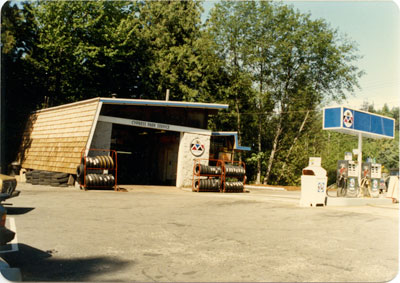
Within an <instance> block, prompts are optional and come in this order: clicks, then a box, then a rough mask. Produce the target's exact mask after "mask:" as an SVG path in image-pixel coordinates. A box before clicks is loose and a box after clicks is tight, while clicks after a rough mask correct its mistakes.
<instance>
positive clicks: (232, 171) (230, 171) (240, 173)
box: [225, 165, 246, 178]
mask: <svg viewBox="0 0 400 283" xmlns="http://www.w3.org/2000/svg"><path fill="white" fill-rule="evenodd" d="M244 175H246V170H245V169H244V168H243V167H242V166H234V165H225V176H227V177H234V178H243V177H244Z"/></svg>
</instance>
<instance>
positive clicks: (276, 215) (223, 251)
mask: <svg viewBox="0 0 400 283" xmlns="http://www.w3.org/2000/svg"><path fill="white" fill-rule="evenodd" d="M122 187H125V188H127V192H114V191H98V190H97V191H83V190H79V189H76V188H73V187H69V188H52V187H46V186H33V185H31V184H24V183H20V184H18V190H21V195H20V196H19V197H17V198H14V199H11V200H9V201H8V202H10V203H12V204H13V205H12V206H8V217H13V218H14V219H15V223H16V229H17V236H18V242H19V244H18V249H19V250H18V252H12V253H7V254H3V255H2V257H3V258H4V259H5V260H6V261H7V262H8V263H9V264H10V265H11V266H12V267H19V268H20V269H21V273H22V277H23V280H24V281H52V282H53V281H90V282H96V281H130V282H134V281H140V282H155V281H161V282H165V281H168V282H178V281H180V282H200V281H201V282H217V281H218V282H222V281H225V282H255V281H258V282H303V281H307V282H311V281H315V282H349V281H353V282H376V281H388V280H392V279H393V278H394V277H395V276H397V274H398V267H399V254H398V251H399V245H398V244H399V238H398V237H399V226H398V221H399V218H398V212H399V211H398V204H391V205H381V206H360V207H329V206H328V207H316V208H302V207H299V206H298V201H299V198H300V193H299V192H296V191H294V192H293V191H288V192H286V191H283V192H277V191H267V190H251V192H250V193H245V194H219V193H193V192H191V191H190V190H187V189H184V190H181V189H177V188H175V187H150V186H147V187H143V186H122Z"/></svg>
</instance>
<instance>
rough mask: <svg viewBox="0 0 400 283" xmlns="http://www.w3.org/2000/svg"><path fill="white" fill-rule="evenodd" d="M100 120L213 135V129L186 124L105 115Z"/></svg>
mask: <svg viewBox="0 0 400 283" xmlns="http://www.w3.org/2000/svg"><path fill="white" fill-rule="evenodd" d="M98 121H100V122H109V123H114V124H120V125H126V126H134V127H142V128H150V129H158V130H165V131H172V132H185V133H196V134H202V135H207V136H210V135H211V131H210V130H206V129H197V128H190V127H185V126H178V125H171V124H162V123H156V122H150V121H141V120H132V119H126V118H119V117H111V116H103V115H100V116H99V119H98Z"/></svg>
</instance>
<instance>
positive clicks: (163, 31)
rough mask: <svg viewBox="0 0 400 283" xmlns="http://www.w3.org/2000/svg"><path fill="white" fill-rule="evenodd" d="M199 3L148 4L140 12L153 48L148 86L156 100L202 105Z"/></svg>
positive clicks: (151, 48) (158, 2) (148, 68)
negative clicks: (197, 102) (194, 102)
mask: <svg viewBox="0 0 400 283" xmlns="http://www.w3.org/2000/svg"><path fill="white" fill-rule="evenodd" d="M201 12H202V5H201V2H199V1H183V2H179V1H146V2H144V5H143V7H142V8H141V9H140V21H141V24H142V29H143V30H142V32H143V37H144V40H145V41H146V42H148V44H149V47H148V48H149V50H150V53H151V54H150V57H149V58H148V59H149V62H147V64H148V67H147V70H146V72H147V83H146V84H147V85H148V86H149V88H151V86H153V87H152V97H153V98H157V99H164V97H165V94H164V93H165V91H166V89H171V99H175V100H185V101H198V100H199V97H200V96H201V92H200V90H199V89H200V86H202V85H203V81H202V80H203V74H204V72H203V71H202V67H204V61H203V58H202V55H203V51H204V49H203V48H202V47H201V42H200V40H201V39H202V35H201V32H200V28H201V22H200V15H201Z"/></svg>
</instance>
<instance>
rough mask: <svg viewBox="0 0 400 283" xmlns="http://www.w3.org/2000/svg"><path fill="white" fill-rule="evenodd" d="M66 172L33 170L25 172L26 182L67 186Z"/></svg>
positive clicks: (67, 175) (67, 176)
mask: <svg viewBox="0 0 400 283" xmlns="http://www.w3.org/2000/svg"><path fill="white" fill-rule="evenodd" d="M68 179H69V174H68V173H60V172H50V171H42V170H33V171H28V172H26V182H27V183H31V184H32V185H44V186H49V185H50V186H53V187H68Z"/></svg>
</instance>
